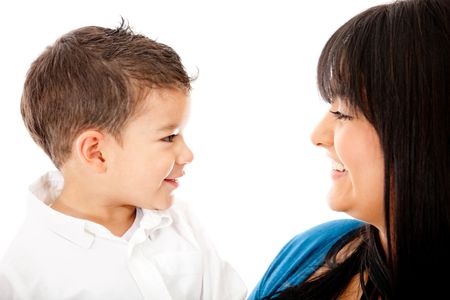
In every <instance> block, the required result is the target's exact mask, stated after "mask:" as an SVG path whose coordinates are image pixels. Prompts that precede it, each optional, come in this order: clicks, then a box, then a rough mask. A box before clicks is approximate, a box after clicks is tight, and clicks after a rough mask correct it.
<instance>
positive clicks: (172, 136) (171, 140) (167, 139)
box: [162, 134, 177, 143]
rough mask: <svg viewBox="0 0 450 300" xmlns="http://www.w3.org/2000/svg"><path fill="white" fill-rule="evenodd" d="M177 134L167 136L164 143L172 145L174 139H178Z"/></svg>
mask: <svg viewBox="0 0 450 300" xmlns="http://www.w3.org/2000/svg"><path fill="white" fill-rule="evenodd" d="M176 136H177V135H176V134H171V135H169V136H166V137H165V138H163V139H162V141H164V142H168V143H172V142H173V139H174V138H175V137H176Z"/></svg>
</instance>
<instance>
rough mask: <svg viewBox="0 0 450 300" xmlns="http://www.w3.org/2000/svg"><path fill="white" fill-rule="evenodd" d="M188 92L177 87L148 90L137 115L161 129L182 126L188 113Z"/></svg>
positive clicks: (172, 128)
mask: <svg viewBox="0 0 450 300" xmlns="http://www.w3.org/2000/svg"><path fill="white" fill-rule="evenodd" d="M189 106H190V97H189V94H188V93H186V92H184V91H180V90H178V89H159V90H152V91H150V92H149V93H148V94H147V95H146V97H145V99H143V103H142V106H141V109H140V113H139V115H141V117H142V118H143V119H144V120H146V121H147V122H149V123H151V124H152V125H153V126H152V127H158V129H161V130H174V129H176V128H178V127H180V126H182V125H183V124H184V123H185V121H186V119H187V117H188V115H189Z"/></svg>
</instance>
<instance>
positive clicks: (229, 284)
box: [176, 202, 247, 300]
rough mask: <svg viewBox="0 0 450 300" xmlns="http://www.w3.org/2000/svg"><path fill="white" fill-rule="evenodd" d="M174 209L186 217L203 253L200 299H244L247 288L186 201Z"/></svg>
mask: <svg viewBox="0 0 450 300" xmlns="http://www.w3.org/2000/svg"><path fill="white" fill-rule="evenodd" d="M176 211H179V212H180V214H183V216H184V217H185V218H186V220H187V222H188V223H189V225H190V227H191V228H192V231H193V234H194V236H195V238H196V240H197V242H198V244H199V245H200V247H201V248H202V250H203V253H204V255H203V268H204V270H203V289H202V297H201V299H202V300H244V299H245V297H246V295H247V288H246V286H245V284H244V282H243V281H242V279H241V278H240V276H239V275H238V273H237V272H236V271H235V270H234V268H233V267H232V266H231V265H230V264H229V263H228V262H227V261H225V260H223V259H222V258H221V257H220V256H219V254H218V252H217V251H216V249H215V247H214V245H213V244H212V242H211V240H210V239H209V238H208V236H207V234H206V232H205V230H204V229H203V228H202V226H201V225H200V223H199V222H198V220H197V218H196V217H195V216H194V214H193V213H192V212H191V211H190V209H189V208H188V206H187V205H186V203H183V202H179V203H177V204H176ZM180 217H181V216H180Z"/></svg>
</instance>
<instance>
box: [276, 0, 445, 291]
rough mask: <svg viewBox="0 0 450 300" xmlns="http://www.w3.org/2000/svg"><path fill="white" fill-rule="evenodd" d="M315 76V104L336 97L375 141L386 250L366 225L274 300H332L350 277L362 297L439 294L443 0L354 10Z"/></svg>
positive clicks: (442, 196)
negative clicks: (343, 251) (347, 250)
mask: <svg viewBox="0 0 450 300" xmlns="http://www.w3.org/2000/svg"><path fill="white" fill-rule="evenodd" d="M317 76H318V78H317V79H318V86H319V90H320V93H321V95H322V97H323V98H324V99H326V100H327V101H333V100H334V99H335V98H336V97H339V98H340V99H341V100H343V101H345V102H346V104H347V105H348V106H349V107H350V108H351V109H353V110H354V111H358V112H361V113H362V114H363V115H364V116H365V117H366V118H367V120H368V121H369V122H370V123H371V124H372V125H373V127H374V128H375V130H376V132H377V134H378V136H379V138H380V143H381V146H382V150H383V153H384V161H385V166H384V168H385V176H384V187H385V191H384V208H385V225H386V236H387V241H388V245H387V251H388V252H387V254H385V253H384V250H383V248H382V247H381V244H380V241H379V235H378V231H377V229H376V228H375V227H373V226H371V225H368V226H366V227H364V229H363V230H362V231H360V232H359V233H358V236H359V238H360V240H361V241H360V243H359V246H358V247H357V249H356V250H355V251H354V252H353V254H352V255H350V256H349V257H348V258H347V259H346V260H345V261H344V262H343V263H340V264H333V259H334V258H333V257H335V256H336V253H337V252H338V250H339V249H340V248H342V245H344V244H346V243H348V242H349V241H351V240H354V239H355V238H357V237H356V236H355V235H353V236H352V235H350V236H346V237H345V238H344V239H343V241H342V242H341V243H340V244H338V245H336V246H335V248H334V250H333V249H332V250H331V252H330V253H329V255H328V257H327V259H326V264H327V265H328V266H329V267H330V270H329V271H328V272H326V273H324V274H322V275H321V276H319V277H317V278H315V279H312V280H308V281H306V282H304V283H302V284H300V285H298V286H295V287H292V288H288V289H287V290H285V291H283V292H281V293H279V294H277V295H274V297H273V298H279V299H335V298H337V297H338V296H339V295H340V293H341V292H342V291H343V289H345V287H346V286H347V285H348V283H349V280H350V279H349V276H348V273H349V272H350V273H351V274H353V275H356V274H358V273H359V274H360V276H361V278H363V276H364V274H367V275H368V280H366V281H365V282H364V280H362V289H363V292H364V294H363V296H362V299H378V298H382V299H438V297H435V296H434V295H446V294H448V282H447V281H448V280H447V279H448V276H445V275H444V276H440V275H438V274H441V271H443V272H444V273H445V272H447V271H448V270H449V267H450V263H449V261H450V259H449V254H450V241H449V240H450V176H449V170H450V125H449V120H450V1H449V0H405V1H396V2H394V3H391V4H386V5H380V6H376V7H372V8H370V9H368V10H366V11H364V12H362V13H361V14H359V15H357V16H355V17H354V18H352V19H351V20H349V21H348V22H347V23H345V24H344V25H343V26H342V27H340V28H339V29H338V30H337V31H336V32H335V33H334V34H333V36H332V37H331V38H330V39H329V40H328V42H327V43H326V45H325V47H324V49H323V51H322V54H321V56H320V59H319V63H318V73H317ZM350 278H351V276H350ZM334 280H338V281H339V280H340V282H339V283H336V281H334ZM333 281H334V282H335V283H334V284H330V282H331V283H333ZM324 289H330V291H329V293H328V295H326V296H324V297H322V296H321V295H323V294H322V293H323V292H324V291H323V290H324Z"/></svg>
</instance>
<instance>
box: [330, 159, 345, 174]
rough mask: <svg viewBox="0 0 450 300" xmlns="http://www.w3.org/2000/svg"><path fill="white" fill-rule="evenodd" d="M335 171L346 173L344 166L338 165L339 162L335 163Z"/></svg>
mask: <svg viewBox="0 0 450 300" xmlns="http://www.w3.org/2000/svg"><path fill="white" fill-rule="evenodd" d="M332 167H333V170H336V171H339V172H345V171H346V170H345V167H344V165H343V164H341V163H338V162H337V161H333V166H332Z"/></svg>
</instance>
